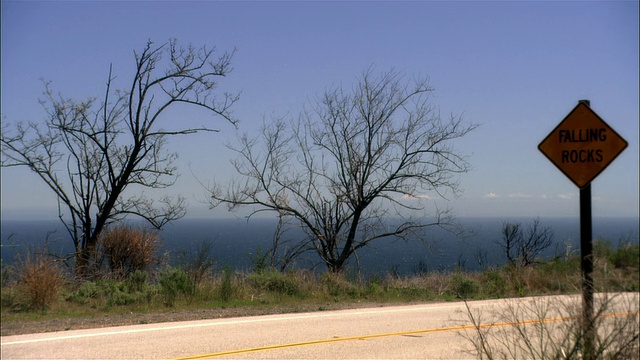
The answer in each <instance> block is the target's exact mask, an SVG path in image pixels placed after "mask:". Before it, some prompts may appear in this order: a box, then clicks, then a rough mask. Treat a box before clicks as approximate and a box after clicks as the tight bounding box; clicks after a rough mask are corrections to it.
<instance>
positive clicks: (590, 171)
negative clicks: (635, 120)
mask: <svg viewBox="0 0 640 360" xmlns="http://www.w3.org/2000/svg"><path fill="white" fill-rule="evenodd" d="M626 147H627V142H626V141H625V140H624V139H623V138H622V137H621V136H620V135H618V133H616V132H615V131H614V130H613V129H612V128H611V127H610V126H609V125H607V123H605V122H604V120H602V119H601V118H600V116H598V114H596V113H595V112H594V111H593V110H591V108H590V107H589V105H587V104H586V103H585V102H580V103H578V105H577V106H576V107H575V108H574V109H573V110H571V112H570V113H569V115H567V117H565V118H564V120H562V121H561V122H560V124H558V126H556V128H555V129H553V131H551V133H550V134H549V135H547V137H546V138H545V139H544V140H542V142H541V143H540V145H538V149H539V150H540V151H541V152H542V153H543V154H544V155H545V156H546V157H547V158H548V159H549V160H551V162H552V163H553V164H554V165H555V166H557V167H558V169H560V171H562V172H563V173H564V174H565V175H566V176H567V177H568V178H569V179H571V181H573V183H574V184H576V185H577V186H578V187H579V188H583V187H585V186H587V185H588V184H589V183H590V182H591V181H592V180H593V179H595V178H596V176H598V175H599V174H600V173H601V172H602V171H603V170H604V169H605V168H606V167H607V166H608V165H609V164H610V163H611V162H612V161H613V159H615V158H616V157H617V156H618V155H619V154H620V153H621V152H622V150H624V149H625V148H626Z"/></svg>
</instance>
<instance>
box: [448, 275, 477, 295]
mask: <svg viewBox="0 0 640 360" xmlns="http://www.w3.org/2000/svg"><path fill="white" fill-rule="evenodd" d="M451 292H452V294H453V295H455V296H457V297H459V298H460V299H469V298H471V297H473V296H474V295H476V294H477V293H478V284H477V283H476V282H475V281H473V280H471V279H470V278H468V277H467V276H465V275H464V274H462V273H456V274H454V275H453V276H452V278H451Z"/></svg>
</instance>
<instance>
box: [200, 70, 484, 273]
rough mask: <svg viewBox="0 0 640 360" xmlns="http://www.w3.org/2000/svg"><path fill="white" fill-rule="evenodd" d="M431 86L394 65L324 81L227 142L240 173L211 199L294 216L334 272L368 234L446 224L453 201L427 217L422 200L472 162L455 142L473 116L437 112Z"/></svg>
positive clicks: (449, 187)
mask: <svg viewBox="0 0 640 360" xmlns="http://www.w3.org/2000/svg"><path fill="white" fill-rule="evenodd" d="M431 92H432V89H431V88H430V87H429V86H428V84H427V80H426V79H417V80H415V81H412V82H411V81H410V82H406V83H404V82H403V81H402V77H401V76H400V75H399V74H398V73H397V72H394V71H390V72H387V73H384V74H382V75H381V76H379V77H377V76H374V74H373V73H372V71H371V70H369V71H366V72H365V73H364V74H363V76H362V77H361V78H360V79H359V81H358V84H357V85H356V86H355V87H354V88H353V89H352V91H351V92H345V91H344V90H343V89H341V88H334V89H330V90H327V91H326V92H325V93H324V95H323V96H322V97H320V98H318V99H317V100H316V101H315V103H314V104H312V109H311V110H308V111H304V112H303V113H302V114H301V115H300V116H299V117H298V118H297V120H292V121H290V122H286V121H283V120H282V119H275V120H274V121H273V123H272V124H270V125H268V126H265V127H264V128H263V131H262V132H261V135H260V136H259V137H256V138H250V137H249V136H247V135H244V136H242V137H240V139H239V145H237V146H235V147H234V146H231V148H232V149H233V150H235V151H236V152H237V153H238V155H239V157H238V159H237V160H235V161H234V166H235V169H236V171H237V172H238V174H239V175H240V178H239V179H238V180H237V181H234V182H232V183H231V184H229V185H228V186H224V187H223V186H220V185H214V186H213V187H212V188H210V191H211V205H212V206H217V205H219V204H220V203H226V204H228V205H229V207H230V209H233V208H234V207H236V206H241V205H251V206H256V207H255V212H260V211H275V212H277V213H278V214H281V215H282V214H284V215H285V216H287V217H290V218H294V219H296V220H297V222H298V225H300V226H301V227H302V229H303V230H304V231H305V232H306V235H307V238H308V240H307V241H308V244H309V245H310V246H311V247H312V248H313V249H314V250H315V251H316V252H317V254H318V255H319V256H320V258H321V260H322V261H323V262H324V264H326V266H327V267H328V269H329V270H331V271H333V272H339V271H340V270H341V269H342V267H343V265H344V264H345V262H346V261H347V260H348V259H349V258H350V257H351V255H353V254H354V253H355V252H356V251H357V250H358V249H360V248H362V247H364V246H366V245H367V244H369V243H371V242H372V241H375V240H379V239H384V238H392V237H395V238H404V239H408V238H410V237H416V236H418V233H420V232H421V230H423V229H424V228H425V227H427V226H433V225H445V224H447V223H450V220H451V216H450V215H451V214H450V211H449V210H444V211H438V212H437V214H435V216H434V218H435V220H433V219H432V220H431V221H430V222H427V221H425V219H426V216H425V215H424V212H423V211H421V210H424V206H423V204H422V202H421V201H419V200H421V199H422V200H424V198H426V197H427V196H426V194H427V193H430V192H435V193H436V194H438V195H439V196H442V197H446V196H448V195H449V194H451V195H453V196H457V195H458V191H459V183H458V181H457V177H456V175H457V174H460V173H464V172H466V171H467V170H468V169H469V165H468V162H467V159H466V158H465V157H464V156H462V155H461V154H459V153H458V152H456V151H455V150H454V149H453V148H452V147H451V142H452V141H453V140H455V139H457V138H460V137H463V136H464V135H466V134H467V133H468V132H470V131H471V130H473V129H474V128H475V125H465V124H463V122H462V117H460V116H451V118H449V119H447V120H443V119H442V118H441V117H440V114H439V113H437V111H436V110H435V109H434V107H433V106H432V105H431V102H430V100H431V99H430V94H431ZM255 212H254V213H255ZM415 214H419V216H415ZM392 216H398V217H399V219H400V220H398V221H395V222H394V221H393V220H394V219H395V218H394V219H392V218H391V217H392Z"/></svg>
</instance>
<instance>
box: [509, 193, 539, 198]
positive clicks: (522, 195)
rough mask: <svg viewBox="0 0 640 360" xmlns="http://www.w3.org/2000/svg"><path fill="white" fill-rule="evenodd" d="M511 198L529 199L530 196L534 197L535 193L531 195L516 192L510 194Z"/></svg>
mask: <svg viewBox="0 0 640 360" xmlns="http://www.w3.org/2000/svg"><path fill="white" fill-rule="evenodd" d="M509 197H510V198H516V199H527V198H530V197H533V195H529V194H523V193H515V194H509Z"/></svg>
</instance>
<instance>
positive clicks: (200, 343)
mask: <svg viewBox="0 0 640 360" xmlns="http://www.w3.org/2000/svg"><path fill="white" fill-rule="evenodd" d="M579 300H580V299H579V298H578V297H552V298H551V297H549V298H546V297H545V298H521V299H517V300H507V301H505V300H497V301H496V300H491V301H472V302H469V303H468V305H469V308H470V309H471V311H472V313H474V314H476V315H482V317H481V320H482V322H485V323H492V322H496V321H503V320H496V319H495V318H493V319H492V317H493V315H492V314H497V313H500V312H502V313H504V310H500V309H504V308H505V307H510V308H514V306H515V307H518V308H527V307H532V304H540V303H550V302H551V303H555V304H561V303H562V304H572V305H571V306H574V305H575V304H579ZM616 301H617V302H618V303H620V304H621V305H615V306H612V307H611V308H610V309H609V310H608V312H610V313H613V312H615V311H619V312H621V314H622V312H624V311H627V312H628V311H629V308H631V309H635V310H637V309H638V293H631V294H625V295H623V296H620V297H619V300H616ZM536 306H537V305H536ZM563 307H564V305H562V306H559V305H553V306H548V307H547V310H546V312H545V317H547V318H549V319H554V320H552V321H562V319H561V318H560V317H561V316H562V314H561V313H560V312H557V311H556V310H557V309H559V308H563ZM633 316H635V317H637V312H636V313H635V315H633ZM520 320H531V321H537V320H539V319H520ZM470 324H471V323H470V320H469V317H468V313H467V308H466V306H465V304H464V303H463V302H451V303H434V304H424V305H412V306H397V307H380V308H372V309H358V310H342V311H327V312H316V313H299V314H288V315H269V316H257V317H246V318H230V319H216V320H199V321H189V322H178V323H162V324H147V325H136V326H122V327H111V328H100V329H88V330H75V331H64V332H53V333H44V334H29V335H16V336H7V337H2V338H1V339H0V340H1V355H2V359H178V358H181V359H186V358H189V359H209V358H225V359H227V358H234V359H247V358H251V359H464V358H473V356H472V355H471V354H470V353H469V352H468V350H470V349H471V348H472V344H471V342H470V341H469V340H468V339H466V338H465V337H464V336H462V335H461V333H464V332H467V333H468V332H469V331H472V328H471V326H470ZM506 325H508V324H504V323H503V324H501V325H500V326H506Z"/></svg>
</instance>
